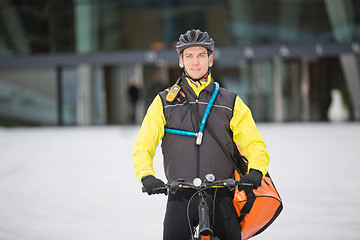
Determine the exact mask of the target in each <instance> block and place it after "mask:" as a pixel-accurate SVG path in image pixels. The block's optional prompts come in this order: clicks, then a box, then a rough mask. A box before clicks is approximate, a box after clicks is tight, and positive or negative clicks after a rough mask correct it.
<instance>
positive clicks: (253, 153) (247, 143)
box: [230, 96, 270, 176]
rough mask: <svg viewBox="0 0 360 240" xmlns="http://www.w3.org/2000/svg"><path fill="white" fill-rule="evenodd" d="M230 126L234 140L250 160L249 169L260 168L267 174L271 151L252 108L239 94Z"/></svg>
mask: <svg viewBox="0 0 360 240" xmlns="http://www.w3.org/2000/svg"><path fill="white" fill-rule="evenodd" d="M230 128H231V130H232V131H233V140H234V142H236V143H237V144H238V145H239V147H240V149H241V151H242V152H243V154H244V156H245V157H246V158H247V159H248V161H249V166H248V170H249V169H250V168H253V169H256V170H259V171H261V172H262V173H263V175H264V176H265V174H266V173H267V165H268V164H269V161H270V160H269V153H268V152H267V150H266V145H265V142H264V139H263V136H262V134H261V133H260V131H259V130H258V129H257V128H256V124H255V121H254V119H253V117H252V115H251V111H250V109H249V108H248V107H247V106H246V105H245V103H244V102H243V101H242V100H241V99H240V97H239V96H236V100H235V106H234V113H233V117H232V119H231V121H230Z"/></svg>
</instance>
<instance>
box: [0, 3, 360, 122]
mask: <svg viewBox="0 0 360 240" xmlns="http://www.w3.org/2000/svg"><path fill="white" fill-rule="evenodd" d="M191 28H196V29H201V30H203V31H207V32H209V34H210V36H211V37H212V38H213V39H214V40H215V42H216V51H215V52H214V59H215V66H214V67H213V76H214V79H215V80H216V81H218V82H220V84H221V85H222V86H224V87H226V88H228V89H231V90H232V91H234V92H236V93H238V94H239V95H240V97H241V98H242V99H243V100H244V102H245V103H246V104H247V105H248V106H249V107H250V108H251V109H252V112H253V115H254V118H255V120H256V121H258V122H294V121H297V122H299V121H328V120H329V119H328V118H329V117H328V116H329V114H328V110H329V107H330V104H331V102H332V98H331V92H332V90H333V89H337V90H338V92H339V93H340V95H339V96H340V98H339V99H340V101H341V102H342V103H343V104H342V105H343V108H345V109H347V111H348V117H347V118H346V119H347V120H349V121H359V120H360V64H359V61H360V58H359V54H360V1H357V0H271V1H269V0H222V1H221V0H191V1H190V0H163V1H161V0H102V1H100V0H98V1H96V0H51V1H48V0H0V126H53V125H64V126H66V125H108V124H133V123H140V122H141V119H142V117H143V116H144V114H145V112H146V109H147V107H148V105H149V104H150V103H151V101H152V99H153V97H154V96H155V94H156V93H157V92H158V91H159V90H160V89H164V88H166V87H168V86H171V85H172V84H173V83H174V82H175V81H176V80H177V78H178V77H179V76H180V74H181V70H180V69H179V67H178V56H177V54H176V51H175V50H174V44H175V43H176V42H177V40H178V37H179V35H180V34H181V33H184V32H185V31H186V30H188V29H191ZM340 105H341V104H340Z"/></svg>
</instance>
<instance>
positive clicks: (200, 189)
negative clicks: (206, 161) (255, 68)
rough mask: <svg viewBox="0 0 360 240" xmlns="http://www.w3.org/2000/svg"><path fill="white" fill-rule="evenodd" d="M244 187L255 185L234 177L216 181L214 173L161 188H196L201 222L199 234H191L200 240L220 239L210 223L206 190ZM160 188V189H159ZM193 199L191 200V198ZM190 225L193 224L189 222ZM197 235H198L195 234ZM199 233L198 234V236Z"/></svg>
mask: <svg viewBox="0 0 360 240" xmlns="http://www.w3.org/2000/svg"><path fill="white" fill-rule="evenodd" d="M237 186H239V187H242V188H245V187H247V188H253V185H252V184H250V183H241V182H240V181H236V180H234V179H232V178H230V179H225V180H217V181H215V176H214V175H213V174H207V175H206V176H205V180H204V181H201V179H200V178H195V179H194V180H193V182H192V183H191V182H184V181H182V180H178V181H174V182H172V183H169V184H165V186H164V187H162V188H161V190H163V189H167V190H168V191H170V192H171V193H174V194H175V193H176V191H177V190H179V189H194V190H196V192H197V193H196V194H197V195H198V196H199V206H198V217H199V223H198V226H197V227H198V229H197V234H196V233H195V231H193V230H192V229H191V232H192V233H193V234H192V235H191V239H192V240H196V239H198V240H200V239H214V240H215V239H218V238H216V237H214V236H213V230H212V229H211V224H210V212H209V206H208V204H207V200H206V195H205V190H207V189H211V188H228V189H229V190H233V189H234V188H235V187H237ZM142 190H143V192H146V190H145V189H144V188H143V189H142ZM159 190H160V189H159ZM190 201H191V200H190ZM189 226H191V224H190V223H189ZM194 235H196V236H194ZM197 235H198V236H197Z"/></svg>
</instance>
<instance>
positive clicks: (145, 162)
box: [132, 75, 269, 181]
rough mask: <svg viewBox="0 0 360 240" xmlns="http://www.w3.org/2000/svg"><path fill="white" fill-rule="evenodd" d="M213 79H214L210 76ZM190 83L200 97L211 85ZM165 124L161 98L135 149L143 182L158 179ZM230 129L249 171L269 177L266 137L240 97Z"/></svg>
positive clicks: (154, 104)
mask: <svg viewBox="0 0 360 240" xmlns="http://www.w3.org/2000/svg"><path fill="white" fill-rule="evenodd" d="M209 79H211V76H210V75H209ZM187 81H188V83H189V85H190V86H191V87H192V89H193V90H194V92H195V94H196V95H197V96H199V94H200V92H201V91H202V90H203V89H204V88H205V87H206V86H207V85H208V84H209V83H210V81H207V82H206V83H202V84H201V85H200V86H199V87H197V86H196V85H195V84H193V83H191V82H190V81H189V80H187ZM165 124H166V120H165V117H164V112H163V104H162V101H161V99H160V96H159V95H158V96H156V97H155V99H154V100H153V102H152V103H151V105H150V106H149V108H148V111H147V113H146V115H145V117H144V120H143V122H142V124H141V128H140V130H139V132H138V135H137V139H136V143H135V145H134V150H133V155H132V159H133V164H134V168H135V173H136V177H137V178H138V179H139V181H141V178H142V177H144V176H146V175H150V174H151V175H154V176H155V171H154V168H153V157H154V155H155V150H156V147H157V146H158V144H159V142H160V140H161V139H162V138H163V137H164V126H165ZM230 128H231V130H232V132H233V140H234V142H236V143H237V144H238V145H239V147H240V149H241V150H242V152H243V154H244V155H245V157H246V158H247V159H248V161H249V166H248V168H249V169H250V168H253V169H257V170H259V171H261V172H262V173H263V175H265V174H266V173H267V168H266V167H267V165H268V164H269V154H268V152H267V151H266V145H265V143H264V140H263V137H262V135H261V133H260V132H259V131H258V129H257V128H256V125H255V122H254V119H253V117H252V115H251V111H250V109H249V108H248V107H247V106H246V105H245V104H244V102H243V101H242V100H241V99H240V97H239V96H236V100H235V106H234V113H233V117H232V119H231V120H230Z"/></svg>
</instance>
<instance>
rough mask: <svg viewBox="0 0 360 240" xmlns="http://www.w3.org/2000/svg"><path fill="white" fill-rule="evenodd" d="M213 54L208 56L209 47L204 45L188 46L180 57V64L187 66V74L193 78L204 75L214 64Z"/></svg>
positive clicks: (182, 66)
mask: <svg viewBox="0 0 360 240" xmlns="http://www.w3.org/2000/svg"><path fill="white" fill-rule="evenodd" d="M213 59H214V57H213V55H212V54H211V55H210V56H208V52H207V49H206V48H204V47H189V48H186V49H185V50H184V51H183V53H182V56H181V57H180V59H179V66H180V67H181V68H184V67H185V70H186V72H187V74H189V76H190V77H191V78H193V79H199V78H201V77H203V76H204V75H205V74H206V73H207V71H208V69H209V67H211V66H212V65H213Z"/></svg>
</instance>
